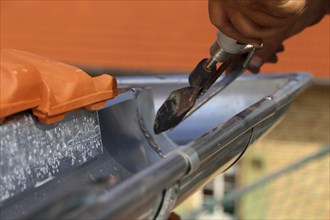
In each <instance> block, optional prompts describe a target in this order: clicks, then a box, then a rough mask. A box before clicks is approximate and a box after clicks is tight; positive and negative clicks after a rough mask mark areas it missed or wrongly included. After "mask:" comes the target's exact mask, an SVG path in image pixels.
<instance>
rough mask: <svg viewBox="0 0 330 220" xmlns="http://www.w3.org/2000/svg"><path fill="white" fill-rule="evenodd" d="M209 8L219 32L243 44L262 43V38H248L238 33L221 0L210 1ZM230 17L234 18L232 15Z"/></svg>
mask: <svg viewBox="0 0 330 220" xmlns="http://www.w3.org/2000/svg"><path fill="white" fill-rule="evenodd" d="M208 6H209V17H210V21H211V23H212V24H213V25H214V26H216V27H217V28H218V29H219V30H221V31H222V32H223V33H224V34H226V35H227V36H230V37H232V38H234V39H236V40H237V41H240V42H242V43H255V44H260V43H261V39H260V38H254V37H247V36H245V35H242V34H241V33H240V32H238V30H237V28H236V27H234V25H233V23H232V21H231V20H230V19H229V17H228V15H227V12H226V11H225V9H224V7H223V3H222V1H221V0H210V1H209V5H208ZM230 17H233V16H232V15H231V16H230Z"/></svg>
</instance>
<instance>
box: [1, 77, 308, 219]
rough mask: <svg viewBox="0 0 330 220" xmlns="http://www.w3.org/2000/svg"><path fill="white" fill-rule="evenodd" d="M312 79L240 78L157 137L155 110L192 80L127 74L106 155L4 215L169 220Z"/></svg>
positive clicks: (26, 196) (109, 121) (18, 200)
mask: <svg viewBox="0 0 330 220" xmlns="http://www.w3.org/2000/svg"><path fill="white" fill-rule="evenodd" d="M310 79H311V77H310V75H308V74H286V75H280V74H277V75H274V76H270V75H268V76H244V77H240V78H239V79H238V80H237V81H235V82H234V83H233V84H231V85H230V86H229V87H227V88H226V89H225V90H224V91H223V92H222V93H221V94H219V95H217V96H215V97H214V98H213V99H212V100H211V101H209V102H208V103H207V104H206V105H205V106H203V107H202V108H200V109H198V110H197V111H196V112H195V113H194V114H193V115H191V117H189V118H187V119H186V120H185V121H184V122H183V123H182V124H180V125H179V126H178V127H177V128H175V129H173V130H172V131H170V132H167V133H165V134H161V135H155V134H154V133H153V132H152V130H153V129H152V126H153V121H154V117H155V109H157V108H158V107H159V105H160V104H161V103H162V102H163V101H164V99H165V98H166V97H167V95H168V94H169V92H170V91H171V90H173V89H175V88H179V87H182V86H183V85H185V83H186V82H187V81H186V80H187V78H186V77H185V76H173V75H171V76H149V77H119V78H118V83H119V85H120V87H122V88H135V89H132V90H130V91H128V92H125V93H123V94H121V95H120V96H119V97H118V98H117V99H115V100H113V101H109V102H108V103H107V106H106V107H105V108H104V109H102V110H100V111H98V116H99V122H100V128H101V136H102V143H103V151H102V154H100V155H96V156H95V157H94V158H92V159H91V160H90V161H87V162H86V163H84V164H82V165H80V166H78V167H72V169H70V170H68V171H66V172H65V173H62V174H60V175H56V176H54V178H53V179H52V180H50V181H49V182H47V183H45V184H43V185H42V186H41V187H38V188H34V189H32V190H30V191H26V192H25V193H22V194H20V195H17V196H14V197H12V198H9V199H7V200H6V201H5V202H4V203H3V204H1V217H2V218H9V219H12V218H30V219H35V218H43V219H45V218H50V219H55V218H56V219H83V218H93V219H104V218H132V219H136V218H144V219H145V218H155V217H156V216H158V218H166V216H167V215H168V214H169V211H170V210H171V209H172V208H173V207H174V206H175V203H176V201H177V203H179V202H181V201H182V200H184V199H185V198H187V197H188V196H189V195H191V194H192V193H193V192H195V191H196V190H197V189H198V188H199V187H201V186H202V185H203V184H205V183H207V182H208V181H209V180H210V179H212V178H213V177H214V176H215V175H217V174H219V173H221V172H223V171H224V170H225V169H226V168H228V167H229V166H230V165H231V164H232V163H233V162H235V161H236V160H237V159H238V158H239V157H240V156H242V154H243V153H244V151H245V149H246V147H248V146H249V145H250V144H251V143H252V142H253V141H255V140H256V139H258V138H259V137H260V136H261V135H262V134H263V133H265V131H267V130H268V128H270V127H271V126H272V125H273V124H274V123H275V122H276V121H277V120H278V119H279V118H280V117H281V116H282V115H283V114H284V113H285V112H286V111H287V109H288V107H289V105H290V103H291V102H292V101H293V99H294V97H295V96H297V95H298V94H299V93H300V92H301V91H302V90H303V89H304V88H305V87H306V86H307V85H308V82H309V81H310ZM154 106H155V107H156V108H155V107H154ZM79 195H84V196H79ZM41 200H42V202H40V201H41ZM38 201H39V202H38ZM18 207H20V208H19V209H17V208H18ZM67 207H75V208H74V209H70V210H68V208H67Z"/></svg>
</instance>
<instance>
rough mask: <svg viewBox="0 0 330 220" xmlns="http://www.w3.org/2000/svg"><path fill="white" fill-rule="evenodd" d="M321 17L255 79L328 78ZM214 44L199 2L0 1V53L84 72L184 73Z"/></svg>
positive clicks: (326, 45)
mask: <svg viewBox="0 0 330 220" xmlns="http://www.w3.org/2000/svg"><path fill="white" fill-rule="evenodd" d="M329 25H330V23H329V16H327V17H326V18H324V19H323V20H322V22H320V23H319V24H317V25H315V26H313V27H311V28H309V29H308V30H306V31H304V32H303V33H301V34H299V35H297V36H296V37H293V38H292V39H290V40H288V41H287V42H286V43H285V47H286V52H285V53H282V54H281V55H280V56H279V62H278V63H277V64H269V65H268V64H267V65H265V66H264V68H263V69H262V72H297V71H299V72H300V71H303V72H305V71H308V72H311V73H313V74H314V75H315V76H316V77H319V78H329V60H330V58H329V48H330V46H329V38H330V37H329ZM215 36H216V28H215V27H214V26H213V25H212V24H211V23H210V22H209V18H208V10H207V1H206V0H205V1H1V47H2V48H17V49H20V50H25V51H30V52H33V53H37V54H41V55H44V56H47V57H51V58H53V59H56V60H61V61H65V62H68V63H71V64H79V65H84V66H89V67H112V68H125V69H148V70H154V71H176V72H178V71H184V72H189V71H191V70H192V69H193V68H194V67H195V65H196V64H197V63H198V62H199V61H200V60H201V59H202V58H204V57H207V56H208V55H209V53H208V51H209V47H210V45H211V44H212V43H213V41H214V39H215Z"/></svg>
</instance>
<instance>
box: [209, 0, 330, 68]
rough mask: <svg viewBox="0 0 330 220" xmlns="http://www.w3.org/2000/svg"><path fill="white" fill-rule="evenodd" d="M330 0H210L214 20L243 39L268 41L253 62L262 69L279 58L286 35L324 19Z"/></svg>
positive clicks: (218, 26) (225, 31)
mask: <svg viewBox="0 0 330 220" xmlns="http://www.w3.org/2000/svg"><path fill="white" fill-rule="evenodd" d="M329 4H330V2H329V0H209V16H210V20H211V22H212V23H213V24H214V25H215V26H216V27H217V28H218V29H219V30H221V31H222V32H223V33H225V34H226V35H228V36H230V37H232V38H234V39H236V40H238V41H240V42H243V43H253V44H260V43H261V42H262V43H263V44H264V47H263V49H262V50H260V51H258V52H257V53H256V55H255V56H254V58H253V59H252V60H251V62H250V66H249V69H250V70H251V71H252V72H258V71H259V68H260V67H261V66H262V64H263V63H265V62H277V57H276V53H277V52H279V51H282V50H283V49H284V48H283V46H282V43H283V41H284V40H285V39H287V38H290V37H291V36H293V35H295V34H297V33H299V32H301V31H302V30H304V29H305V28H306V27H308V26H310V25H313V24H315V23H317V22H318V21H320V20H321V19H322V18H323V16H324V15H325V14H326V13H329V11H330V10H329V7H330V6H329Z"/></svg>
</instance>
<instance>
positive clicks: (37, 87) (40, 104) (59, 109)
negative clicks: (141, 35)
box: [0, 49, 118, 124]
mask: <svg viewBox="0 0 330 220" xmlns="http://www.w3.org/2000/svg"><path fill="white" fill-rule="evenodd" d="M117 94H118V91H117V87H116V80H115V79H114V78H113V77H112V76H109V75H101V76H98V77H94V78H92V77H90V76H89V75H87V74H86V73H85V72H83V71H82V70H80V69H78V68H76V67H73V66H70V65H66V64H64V63H61V62H57V61H54V60H50V59H47V58H44V57H40V56H37V55H34V54H30V53H26V52H22V51H17V50H10V49H7V50H2V51H1V96H0V118H4V117H6V116H8V115H10V114H13V113H16V112H20V111H23V110H27V109H32V110H33V113H34V114H35V115H36V116H37V117H38V118H39V120H40V121H41V122H44V123H47V124H48V123H53V122H55V121H58V120H60V119H63V118H64V115H65V113H66V112H68V111H71V110H74V109H78V108H81V107H85V108H87V109H95V108H100V107H102V105H101V104H102V103H103V104H104V103H105V101H106V100H108V99H111V98H113V97H114V96H116V95H117ZM100 103H101V104H100Z"/></svg>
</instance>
